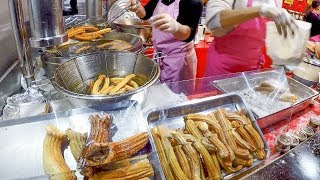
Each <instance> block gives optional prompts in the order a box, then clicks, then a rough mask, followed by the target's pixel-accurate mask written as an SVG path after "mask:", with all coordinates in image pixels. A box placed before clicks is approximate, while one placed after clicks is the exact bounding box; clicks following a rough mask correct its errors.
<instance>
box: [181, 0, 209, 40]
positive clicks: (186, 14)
mask: <svg viewBox="0 0 320 180" xmlns="http://www.w3.org/2000/svg"><path fill="white" fill-rule="evenodd" d="M202 8H203V5H202V2H201V0H180V4H179V15H178V18H177V21H178V22H179V23H180V24H182V25H186V26H189V27H190V29H191V33H190V36H189V38H188V39H186V40H185V42H190V41H192V40H193V38H194V36H195V35H196V32H197V28H198V25H199V21H200V17H201V14H202Z"/></svg>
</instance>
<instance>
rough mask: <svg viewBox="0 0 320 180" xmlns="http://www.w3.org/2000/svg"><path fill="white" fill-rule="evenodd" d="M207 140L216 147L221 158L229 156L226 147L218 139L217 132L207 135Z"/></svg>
mask: <svg viewBox="0 0 320 180" xmlns="http://www.w3.org/2000/svg"><path fill="white" fill-rule="evenodd" d="M208 140H209V141H210V142H211V143H212V144H213V145H214V146H215V147H216V148H217V150H218V153H219V156H220V157H221V158H222V159H224V158H226V157H228V156H229V151H228V148H227V147H226V146H225V145H224V144H223V143H222V142H221V141H220V139H219V138H218V135H217V134H212V135H211V136H209V137H208Z"/></svg>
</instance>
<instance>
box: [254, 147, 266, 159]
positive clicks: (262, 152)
mask: <svg viewBox="0 0 320 180" xmlns="http://www.w3.org/2000/svg"><path fill="white" fill-rule="evenodd" d="M255 153H256V156H257V158H258V159H259V160H262V159H265V158H266V156H267V154H266V151H265V150H264V149H258V150H257V151H256V152H255Z"/></svg>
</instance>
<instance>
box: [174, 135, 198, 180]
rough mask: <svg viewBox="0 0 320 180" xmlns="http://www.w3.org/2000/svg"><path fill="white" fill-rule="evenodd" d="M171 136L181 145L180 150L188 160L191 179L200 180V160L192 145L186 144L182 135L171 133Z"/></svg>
mask: <svg viewBox="0 0 320 180" xmlns="http://www.w3.org/2000/svg"><path fill="white" fill-rule="evenodd" d="M171 135H172V136H173V137H174V138H175V139H176V140H177V141H179V143H180V144H182V149H183V151H184V152H185V154H186V155H187V157H188V158H189V162H190V168H191V177H192V179H195V180H198V179H201V160H200V158H199V156H198V154H197V151H196V150H195V149H194V147H193V146H192V143H190V142H187V141H186V139H185V138H184V137H183V136H182V134H180V133H179V132H177V131H171Z"/></svg>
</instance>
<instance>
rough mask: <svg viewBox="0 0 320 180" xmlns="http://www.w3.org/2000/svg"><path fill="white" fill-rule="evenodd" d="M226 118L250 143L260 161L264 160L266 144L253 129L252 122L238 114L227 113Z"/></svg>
mask: <svg viewBox="0 0 320 180" xmlns="http://www.w3.org/2000/svg"><path fill="white" fill-rule="evenodd" d="M225 115H226V117H227V118H228V119H229V120H230V121H232V126H233V127H234V128H236V130H237V132H238V133H239V134H240V136H241V137H242V138H243V139H244V140H245V141H247V142H248V145H249V146H250V147H251V148H252V147H253V148H252V150H253V151H254V152H255V154H256V155H257V158H258V159H260V160H261V159H264V158H265V157H266V152H265V150H264V143H263V141H262V139H261V137H260V135H259V133H258V132H257V131H256V130H255V129H254V128H253V127H252V123H251V121H250V120H249V119H248V118H247V117H246V116H245V115H242V116H240V115H238V114H236V113H228V112H225Z"/></svg>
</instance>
